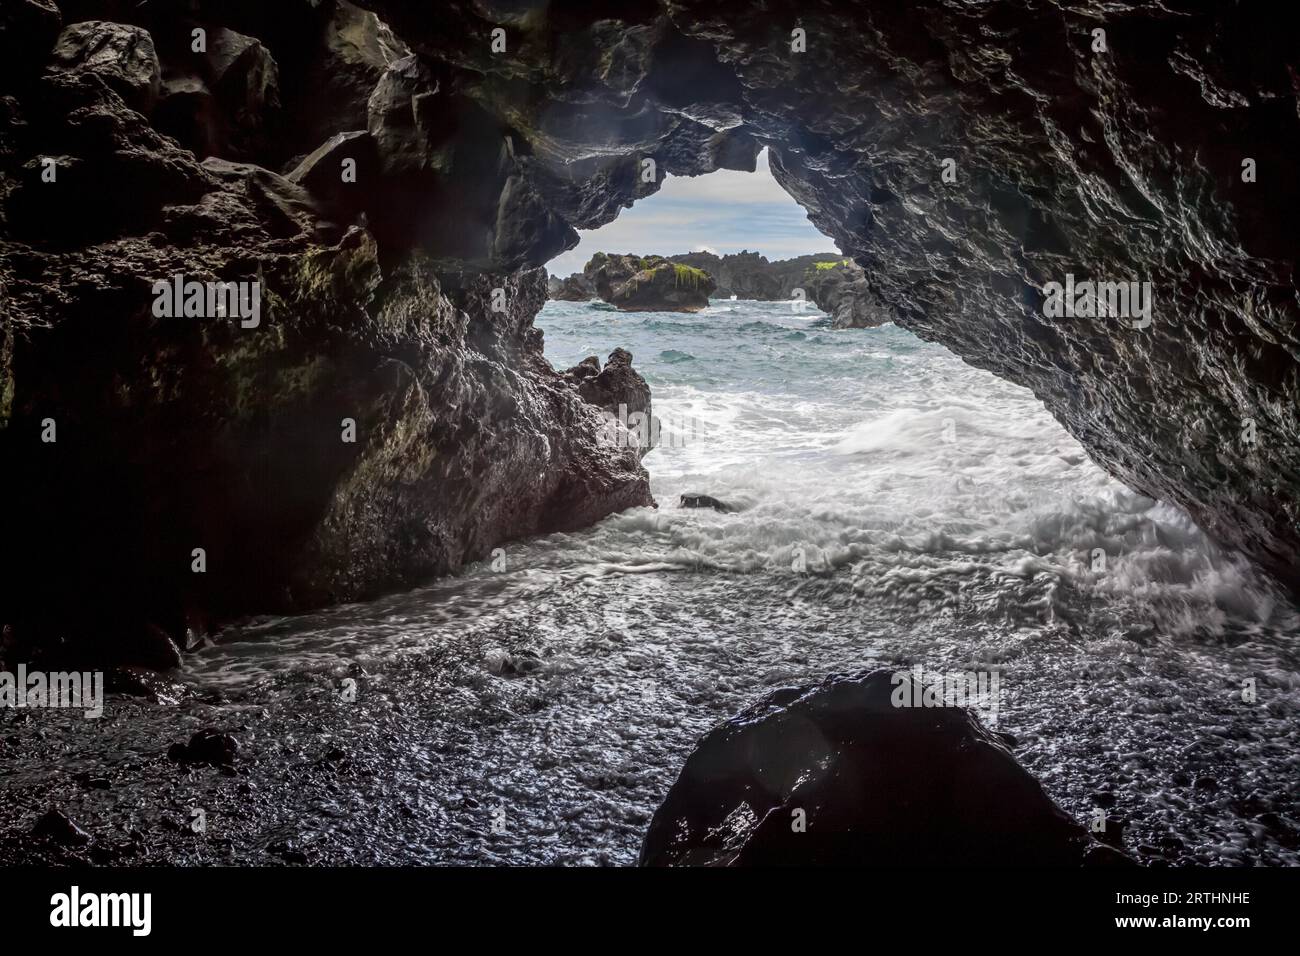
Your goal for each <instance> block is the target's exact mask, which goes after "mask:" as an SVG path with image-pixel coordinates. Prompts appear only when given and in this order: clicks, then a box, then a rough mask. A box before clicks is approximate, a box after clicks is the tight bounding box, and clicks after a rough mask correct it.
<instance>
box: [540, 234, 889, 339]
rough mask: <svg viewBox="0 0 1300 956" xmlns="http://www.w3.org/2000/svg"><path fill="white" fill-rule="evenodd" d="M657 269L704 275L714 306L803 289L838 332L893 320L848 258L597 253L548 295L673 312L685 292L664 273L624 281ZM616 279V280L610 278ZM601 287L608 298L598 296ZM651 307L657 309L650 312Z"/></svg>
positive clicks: (696, 291) (779, 298)
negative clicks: (724, 301)
mask: <svg viewBox="0 0 1300 956" xmlns="http://www.w3.org/2000/svg"><path fill="white" fill-rule="evenodd" d="M655 264H657V265H660V266H664V267H666V266H667V265H668V264H673V265H677V266H689V267H690V268H691V269H693V270H697V271H699V272H702V273H707V274H708V276H709V277H711V279H712V281H713V282H714V283H715V287H714V288H712V289H711V290H710V291H709V293H708V294H709V295H712V296H713V297H714V298H719V299H729V298H731V297H732V296H735V297H736V298H737V299H754V300H758V301H762V302H785V301H788V300H791V299H794V298H796V296H797V293H798V290H801V289H802V290H803V297H804V298H805V299H807V301H809V302H811V303H812V304H813V305H815V306H816V307H817V308H818V309H820V310H821V311H823V312H825V313H827V314H828V315H830V317H831V322H832V323H833V324H834V326H835V327H836V328H837V329H862V328H871V327H873V326H877V325H882V324H884V323H885V322H888V321H890V320H891V319H890V316H889V314H888V312H887V310H885V309H884V308H882V307H881V305H880V302H879V300H878V299H877V298H876V297H875V296H874V295H873V294H872V292H871V288H870V286H869V284H868V282H867V277H866V273H865V272H863V270H862V267H861V266H859V265H858V264H857V263H855V262H854V261H853V260H851V259H848V258H846V257H844V256H842V255H838V254H836V253H830V252H823V253H817V254H814V255H810V256H799V257H797V258H794V259H778V260H777V261H775V262H771V261H769V260H768V258H767V257H766V256H763V255H760V254H758V253H757V252H749V251H748V250H746V251H743V252H737V253H733V254H731V255H726V256H719V255H717V254H716V253H713V252H688V253H684V254H681V255H676V256H666V257H665V256H646V257H638V256H627V255H624V256H613V255H608V254H606V253H603V252H598V253H596V255H595V256H593V257H592V258H591V260H590V261H589V262H588V263H587V265H586V267H585V268H584V269H583V271H582V272H575V273H574V274H573V275H571V276H569V277H568V278H567V279H560V278H558V277H555V276H552V277H551V279H550V282H549V284H548V294H549V297H550V298H552V299H560V300H562V301H566V302H587V301H589V300H591V299H596V298H602V299H604V300H605V301H607V302H610V304H611V305H617V306H618V307H619V308H620V309H629V308H630V309H634V310H644V309H646V308H650V307H654V308H659V307H662V308H664V309H666V310H668V311H677V310H679V306H680V305H681V302H680V301H678V300H680V299H681V298H682V296H683V294H684V293H685V291H686V290H683V288H682V286H683V283H682V282H681V280H680V277H678V276H676V275H672V274H670V272H669V271H668V270H667V269H666V268H665V269H664V270H663V275H662V276H661V278H662V279H663V282H662V283H658V284H655V283H652V282H651V281H650V279H651V278H652V277H651V274H650V273H649V272H645V273H644V274H643V275H641V276H640V278H639V280H637V281H628V280H631V279H632V278H633V274H634V273H636V272H638V271H643V267H644V266H646V265H655ZM611 270H613V272H611ZM614 272H617V273H618V275H617V276H616V277H615V276H614V274H613V273H614ZM615 278H616V279H617V285H618V288H619V289H620V290H622V291H619V292H615V282H613V281H611V280H613V279H615ZM602 280H603V281H602ZM689 286H690V288H689V295H687V297H688V298H690V299H691V300H692V302H691V305H690V307H689V308H690V309H691V310H694V309H698V308H701V307H702V305H701V303H700V302H699V301H698V300H699V299H700V298H701V287H700V286H699V285H698V284H697V283H690V284H689ZM602 288H604V289H605V292H606V293H608V294H605V293H602V292H601V289H602ZM655 289H662V290H665V291H667V293H668V295H667V298H666V299H664V297H663V296H660V295H658V293H655V292H654V290H655ZM638 290H639V291H638ZM633 293H636V294H635V295H633ZM610 296H615V297H616V298H617V300H618V301H612V300H611V299H610ZM633 300H635V301H633ZM656 302H658V303H659V305H655V304H654V303H656Z"/></svg>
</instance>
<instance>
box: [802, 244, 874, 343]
mask: <svg viewBox="0 0 1300 956" xmlns="http://www.w3.org/2000/svg"><path fill="white" fill-rule="evenodd" d="M803 286H804V292H805V293H806V295H807V297H808V299H809V300H811V301H812V303H813V304H814V305H816V306H817V308H819V309H821V310H822V311H823V312H826V313H828V314H829V315H830V317H831V324H832V325H833V326H834V327H835V328H837V329H870V328H875V327H876V326H878V325H884V324H885V323H886V322H889V321H892V318H891V316H890V314H889V312H888V311H887V310H886V309H884V308H883V307H882V305H881V303H880V301H879V299H878V298H877V297H876V295H875V293H873V292H872V291H871V284H870V283H869V282H868V281H867V276H866V273H865V272H864V271H863V269H862V267H861V266H860V265H858V264H857V263H856V262H854V261H853V260H851V259H840V260H839V261H836V262H833V263H821V264H820V265H816V264H815V265H812V266H809V267H808V270H807V271H806V272H805V273H804V276H803Z"/></svg>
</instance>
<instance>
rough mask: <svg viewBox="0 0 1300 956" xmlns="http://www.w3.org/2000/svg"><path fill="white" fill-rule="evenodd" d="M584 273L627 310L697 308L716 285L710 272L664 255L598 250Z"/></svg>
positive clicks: (604, 294) (604, 295)
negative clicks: (616, 252)
mask: <svg viewBox="0 0 1300 956" xmlns="http://www.w3.org/2000/svg"><path fill="white" fill-rule="evenodd" d="M582 274H583V275H584V276H585V277H586V278H587V280H588V281H589V282H590V283H591V285H592V286H593V287H594V288H595V290H596V293H597V294H598V295H599V296H600V297H601V298H602V299H604V300H605V301H606V302H608V303H609V304H610V305H612V306H616V307H617V308H619V309H621V310H623V311H625V312H698V311H699V310H700V309H703V308H706V307H707V306H708V304H709V295H710V294H711V293H712V292H713V290H714V289H715V288H716V285H717V284H716V283H715V282H714V281H713V277H712V276H710V275H709V274H708V273H707V272H704V271H702V270H700V269H696V268H694V267H693V266H687V265H682V264H681V263H674V262H670V261H669V260H667V259H665V258H663V257H662V256H632V255H608V254H606V253H604V252H598V253H596V254H595V255H594V256H592V258H591V261H589V262H588V263H587V265H586V266H584V267H583V270H582Z"/></svg>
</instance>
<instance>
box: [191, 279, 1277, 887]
mask: <svg viewBox="0 0 1300 956" xmlns="http://www.w3.org/2000/svg"><path fill="white" fill-rule="evenodd" d="M537 324H538V326H539V327H540V328H542V329H543V330H544V331H545V336H546V352H547V355H548V357H549V358H550V360H551V362H552V363H553V364H554V365H555V366H556V367H557V368H565V367H568V366H570V365H573V364H576V363H577V362H578V361H580V360H581V359H582V358H584V357H586V356H588V355H593V354H594V355H599V356H600V357H601V358H602V359H603V358H604V357H605V356H606V355H608V353H609V352H610V351H611V350H612V349H614V348H615V347H624V348H627V349H628V350H630V351H631V352H632V353H633V356H634V366H635V367H636V368H637V369H639V370H640V372H641V373H642V374H643V375H644V376H645V378H646V379H647V380H648V381H649V383H650V385H651V387H652V390H653V395H654V408H655V413H656V415H658V416H659V417H660V419H661V421H662V431H661V445H660V447H658V448H656V449H655V450H654V451H652V452H651V453H650V454H648V455H647V456H646V458H645V465H646V467H647V469H648V470H649V472H650V475H651V481H652V490H653V493H654V495H655V497H656V499H657V501H658V505H659V506H658V508H640V509H634V510H631V511H628V512H626V513H623V514H619V515H614V516H611V517H609V518H607V519H605V520H604V521H602V522H600V523H599V524H598V525H596V526H595V527H592V528H589V529H586V530H583V531H580V532H576V533H573V534H558V535H550V536H546V537H541V538H535V539H531V540H528V541H522V542H513V543H510V544H508V545H507V546H506V547H505V566H504V568H500V567H499V565H498V568H496V569H494V568H493V567H492V566H491V563H490V562H484V563H482V564H479V565H476V566H474V567H471V568H468V569H466V571H465V572H464V573H463V574H461V575H460V576H458V577H456V578H453V579H449V580H445V581H440V582H435V583H433V584H431V585H429V586H428V587H424V588H419V589H416V590H414V591H410V592H407V593H403V594H398V595H393V596H391V597H387V598H383V599H381V600H378V601H374V602H368V603H366V604H356V605H348V606H344V607H338V608H331V609H327V610H324V611H321V612H318V613H314V614H308V615H302V616H296V617H291V618H270V619H260V620H257V621H252V622H248V623H247V624H245V625H242V626H239V627H234V628H231V629H229V630H228V631H226V632H224V633H223V634H222V635H219V637H218V639H217V641H216V642H214V643H213V644H212V645H211V646H209V647H207V648H205V649H203V650H201V651H199V652H198V653H196V654H194V655H191V656H190V657H189V659H188V660H187V665H186V666H187V675H186V677H187V680H188V681H190V682H191V683H192V684H193V685H194V686H195V687H196V688H199V689H200V690H202V691H204V692H215V693H217V694H218V697H217V698H216V699H217V700H219V701H220V702H219V703H217V704H214V705H213V707H214V708H215V709H213V710H210V711H205V712H204V713H203V714H202V718H201V719H202V720H203V721H206V722H207V723H209V724H210V723H212V722H214V721H215V722H217V723H220V722H221V720H223V719H224V720H226V721H227V722H229V721H230V720H231V719H233V717H232V715H243V714H246V713H247V712H249V710H250V709H251V710H256V711H258V712H259V713H264V712H265V710H266V708H268V707H270V708H272V709H273V710H274V708H276V707H277V706H279V707H280V710H279V711H278V713H279V714H280V716H278V717H273V718H270V719H271V720H272V722H273V723H275V722H276V721H283V722H285V723H286V724H288V725H290V727H289V729H285V728H282V729H280V730H279V731H275V732H271V733H267V732H263V733H262V735H261V737H260V738H259V739H260V740H261V741H262V743H261V744H260V746H262V747H263V748H265V750H264V753H263V761H264V763H263V765H264V766H272V765H274V764H275V759H274V758H272V757H269V756H268V754H270V753H278V754H279V755H280V758H281V759H283V760H284V761H291V760H292V759H293V755H294V754H297V753H299V752H301V750H302V747H303V743H302V741H303V740H304V739H314V737H313V735H314V734H319V733H321V732H322V727H324V728H326V729H327V730H328V736H329V737H330V739H331V740H344V741H351V744H350V746H353V747H355V748H358V749H359V750H361V751H364V752H366V753H369V754H370V755H371V757H372V758H373V760H374V761H376V762H377V763H378V764H379V766H377V768H376V769H375V771H374V774H375V775H374V776H373V777H368V778H367V781H368V782H366V783H365V784H364V785H362V784H361V783H358V784H357V785H356V786H355V787H352V788H351V789H347V788H345V790H346V796H345V797H340V796H339V795H338V792H337V790H333V791H331V794H332V795H331V797H330V800H331V801H341V802H342V803H345V804H346V802H347V800H348V799H350V800H353V801H354V802H355V804H356V806H355V808H354V811H351V812H348V813H341V814H336V815H340V816H341V818H345V819H347V820H348V821H349V822H348V823H347V825H346V826H344V825H341V824H337V825H336V824H331V823H326V824H321V825H320V826H318V827H317V828H315V829H314V830H313V834H314V835H315V839H316V840H317V843H316V845H317V847H318V850H317V852H318V853H319V854H320V857H319V858H320V859H322V860H325V861H334V862H376V861H380V862H417V863H424V862H433V863H437V862H451V861H454V862H493V863H615V864H624V863H630V862H632V861H634V860H635V856H636V852H637V849H638V846H639V842H640V835H641V833H642V832H643V831H644V828H645V824H646V823H647V822H648V820H649V817H650V814H651V813H652V812H653V810H654V808H655V807H656V806H657V805H658V803H659V802H660V801H661V800H662V798H663V795H664V793H665V792H666V790H667V788H668V786H669V785H670V784H671V783H672V781H673V780H674V779H675V777H676V774H677V772H678V770H679V769H680V767H681V764H682V763H683V761H684V760H685V758H686V755H687V754H688V753H689V752H690V749H691V747H692V745H693V743H694V741H695V740H696V739H697V738H698V736H699V735H700V734H702V733H704V732H705V731H707V730H708V729H709V728H710V727H712V726H713V725H715V724H716V723H717V722H718V721H720V720H722V719H725V718H726V717H727V716H729V715H731V714H733V713H735V712H736V711H738V710H740V709H742V708H743V707H745V706H747V705H748V704H750V703H752V702H753V701H754V700H756V699H757V698H759V697H761V696H762V695H763V694H765V693H767V692H768V691H770V690H772V689H773V688H775V687H779V686H784V685H789V684H795V683H808V682H815V681H819V680H821V679H822V678H824V677H825V676H826V675H828V674H831V673H835V672H851V671H859V670H863V669H867V668H871V667H877V666H892V667H910V666H916V665H920V666H922V667H925V668H927V669H929V670H931V671H936V670H937V671H941V672H946V673H952V672H958V671H969V670H979V671H994V672H997V673H998V674H999V675H1000V678H1001V680H1000V687H1001V690H1000V698H999V701H998V707H997V710H996V712H995V713H993V714H991V715H989V719H990V720H993V721H994V722H995V723H996V724H997V727H998V729H1000V730H1003V731H1006V732H1008V733H1010V734H1012V735H1013V736H1014V737H1015V739H1016V741H1017V743H1016V748H1015V753H1016V755H1017V757H1018V758H1019V759H1020V760H1021V761H1022V762H1023V763H1024V764H1025V765H1026V766H1027V767H1028V768H1029V769H1030V770H1031V771H1032V772H1034V773H1035V774H1036V775H1037V776H1038V777H1039V779H1040V780H1042V781H1043V783H1044V785H1045V786H1046V787H1047V789H1048V790H1049V792H1050V793H1051V794H1052V795H1053V796H1054V797H1055V798H1056V799H1057V800H1058V801H1059V802H1061V803H1062V805H1063V806H1065V807H1066V809H1067V810H1069V811H1070V812H1072V813H1074V814H1075V815H1076V816H1077V817H1079V818H1080V819H1084V820H1091V819H1092V818H1093V816H1094V815H1095V814H1096V813H1097V807H1098V806H1103V808H1104V810H1105V813H1104V814H1102V815H1103V816H1109V817H1110V824H1109V825H1110V826H1112V827H1120V826H1122V827H1124V828H1125V836H1124V845H1125V846H1126V847H1127V848H1128V849H1129V850H1130V851H1131V852H1133V853H1135V854H1136V855H1138V856H1139V857H1140V858H1142V859H1143V860H1145V861H1147V862H1155V863H1162V862H1166V863H1187V862H1200V863H1215V864H1250V863H1265V864H1267V863H1280V862H1285V863H1297V862H1300V852H1298V847H1300V830H1298V829H1297V820H1296V817H1297V796H1296V787H1297V780H1300V773H1297V769H1300V768H1298V767H1297V763H1298V761H1300V757H1298V756H1297V755H1298V754H1300V710H1298V709H1297V708H1298V705H1300V656H1298V654H1297V650H1296V642H1295V635H1296V633H1297V629H1298V622H1297V613H1296V609H1295V607H1294V605H1293V604H1292V603H1291V602H1290V601H1289V600H1288V599H1287V598H1286V597H1284V596H1283V595H1282V594H1280V593H1278V591H1277V590H1276V589H1275V588H1274V587H1273V586H1272V585H1271V584H1270V583H1269V582H1268V581H1267V580H1265V579H1263V578H1262V577H1260V576H1259V575H1257V574H1256V573H1254V572H1253V571H1252V570H1251V569H1250V567H1249V566H1248V565H1247V564H1246V563H1245V562H1244V561H1243V560H1242V559H1241V558H1239V557H1238V556H1236V555H1233V554H1230V553H1225V552H1223V551H1221V550H1220V549H1218V548H1216V547H1215V546H1214V545H1213V544H1212V543H1211V542H1209V541H1208V540H1207V539H1206V538H1205V537H1204V536H1203V535H1202V534H1201V533H1200V532H1199V531H1198V529H1197V528H1196V527H1195V526H1194V525H1193V524H1192V523H1191V522H1190V521H1189V520H1188V519H1187V517H1186V516H1185V515H1183V514H1181V513H1180V512H1179V511H1178V510H1177V509H1175V508H1172V507H1170V506H1168V505H1165V504H1162V503H1160V502H1156V501H1152V500H1150V499H1147V498H1144V497H1142V496H1141V495H1138V494H1135V493H1133V492H1131V491H1129V490H1128V489H1126V488H1124V487H1123V486H1121V485H1120V484H1118V483H1117V482H1115V481H1114V480H1112V479H1111V478H1109V477H1108V476H1107V475H1106V474H1104V473H1103V472H1102V471H1101V470H1100V469H1099V468H1097V467H1096V466H1095V465H1094V464H1093V463H1092V462H1091V461H1090V460H1089V458H1088V457H1087V455H1086V454H1085V453H1084V451H1083V450H1082V449H1081V447H1080V446H1079V444H1078V443H1077V442H1076V441H1074V440H1073V439H1072V438H1071V437H1070V436H1069V435H1068V434H1067V433H1066V432H1065V431H1064V430H1063V429H1062V427H1061V426H1060V425H1059V424H1058V423H1057V422H1056V421H1055V420H1054V419H1053V418H1052V417H1051V416H1050V415H1049V414H1048V413H1047V412H1046V411H1045V410H1044V409H1043V407H1042V406H1041V404H1040V403H1039V402H1038V401H1037V400H1036V399H1035V398H1034V396H1033V395H1032V394H1030V393H1029V392H1028V391H1026V390H1025V389H1022V388H1020V387H1018V386H1015V385H1013V384H1010V383H1007V382H1004V381H1001V380H999V379H997V378H996V377H994V376H993V375H991V374H989V373H987V372H984V371H981V370H978V369H974V368H971V367H969V366H967V365H965V364H964V363H963V362H962V361H961V360H960V359H958V358H957V357H955V356H953V355H952V354H950V353H948V352H947V351H946V350H944V349H943V348H942V347H940V346H938V345H934V344H929V343H925V342H922V341H920V340H919V339H917V338H916V337H914V336H913V335H911V334H910V333H908V332H906V331H904V330H902V329H899V328H895V327H893V326H885V327H882V328H877V329H862V330H845V331H835V330H832V329H831V328H829V327H828V325H827V324H826V319H825V317H824V316H822V315H821V314H820V313H817V312H814V311H808V312H804V313H802V314H801V313H798V312H795V311H794V310H793V308H792V307H791V306H790V304H788V303H761V302H743V301H714V302H713V303H712V304H711V306H710V307H709V308H708V309H706V310H704V311H702V312H700V313H698V314H693V315H685V314H661V313H632V314H624V313H619V312H617V311H614V310H612V309H610V308H609V307H607V306H605V305H604V304H602V303H562V302H551V303H549V304H548V305H547V306H546V307H545V309H543V311H542V313H541V315H540V316H539V317H538V320H537ZM686 493H703V494H708V495H712V496H713V497H715V498H718V499H721V500H723V501H725V502H727V503H729V504H730V505H732V506H733V507H734V508H735V511H734V512H732V513H720V512H717V511H713V510H710V509H686V508H681V507H679V506H678V502H679V499H680V496H681V495H683V494H686ZM348 675H354V676H355V675H363V676H362V680H363V683H364V684H365V687H366V693H367V695H368V696H367V697H366V698H365V699H366V700H367V701H368V702H369V704H368V707H363V708H358V709H354V710H352V711H348V712H342V711H339V710H338V709H337V707H331V706H329V705H328V704H327V702H326V701H327V698H328V696H329V695H330V694H331V693H332V692H333V690H332V689H333V688H334V687H336V686H337V683H338V682H339V681H340V680H342V679H344V678H346V677H347V676H348ZM277 701H278V702H280V703H279V704H277ZM376 702H380V703H376ZM381 703H382V706H381V705H380V704H381ZM304 713H310V714H311V715H312V716H311V717H310V720H311V721H314V723H312V724H311V726H310V727H309V728H307V727H304V726H301V723H302V721H303V720H307V719H308V718H303V717H301V716H299V715H301V714H304ZM199 719H200V718H199V717H197V716H196V717H195V720H199ZM196 725H197V724H196ZM250 732H251V731H250ZM268 772H270V771H268ZM375 780H382V781H385V783H383V785H382V787H381V788H380V789H379V790H375V789H373V788H375V787H380V784H377V783H375V782H374V781H375ZM301 789H302V788H301V784H300V782H298V781H295V782H294V783H293V784H292V785H291V786H290V785H286V786H285V788H284V796H283V800H284V801H285V802H286V804H288V805H292V804H293V803H294V801H298V800H301V801H306V800H308V796H307V795H304V794H303V793H300V791H301ZM316 798H319V794H317V795H316ZM313 799H315V798H313ZM393 800H397V801H398V802H400V803H401V804H402V806H407V805H408V804H409V805H411V806H418V807H421V808H425V809H424V810H423V811H422V812H415V811H412V812H411V813H410V814H407V815H406V816H404V817H402V818H400V819H397V818H392V817H387V816H385V814H384V811H383V809H382V808H383V807H386V806H389V805H390V803H391V802H392V801H393ZM312 805H313V806H314V805H315V804H312ZM304 806H305V804H304ZM489 810H492V811H494V812H498V813H500V814H501V815H502V818H503V819H508V821H509V825H508V826H506V825H504V824H503V825H502V826H500V827H496V826H490V825H489V820H488V818H487V816H486V815H487V814H488V813H489ZM303 812H308V810H306V809H304V811H303ZM372 818H373V819H372ZM494 819H495V818H494ZM394 821H396V822H394Z"/></svg>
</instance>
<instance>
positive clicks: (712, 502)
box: [681, 493, 739, 514]
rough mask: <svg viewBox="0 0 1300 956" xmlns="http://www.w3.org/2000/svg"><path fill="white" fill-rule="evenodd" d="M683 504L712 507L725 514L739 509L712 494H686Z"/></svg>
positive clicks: (693, 506) (694, 506)
mask: <svg viewBox="0 0 1300 956" xmlns="http://www.w3.org/2000/svg"><path fill="white" fill-rule="evenodd" d="M681 506H682V507H683V508H712V509H713V510H714V511H721V512H723V513H724V514H729V513H731V512H734V511H737V510H739V509H738V508H736V507H735V506H734V505H731V504H728V503H727V502H725V501H720V500H719V499H717V498H714V497H713V496H712V495H701V494H695V493H688V494H684V495H682V497H681Z"/></svg>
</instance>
